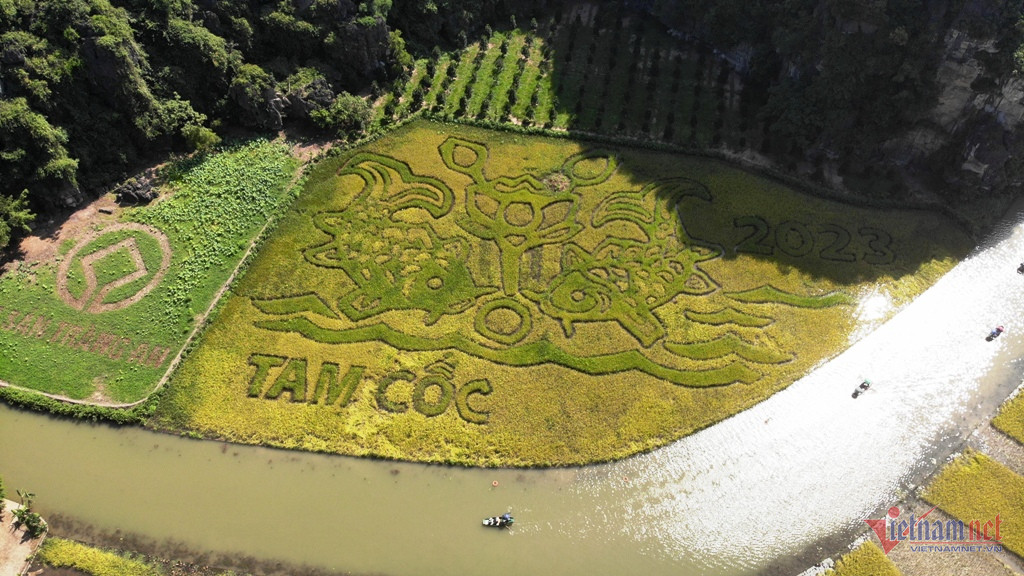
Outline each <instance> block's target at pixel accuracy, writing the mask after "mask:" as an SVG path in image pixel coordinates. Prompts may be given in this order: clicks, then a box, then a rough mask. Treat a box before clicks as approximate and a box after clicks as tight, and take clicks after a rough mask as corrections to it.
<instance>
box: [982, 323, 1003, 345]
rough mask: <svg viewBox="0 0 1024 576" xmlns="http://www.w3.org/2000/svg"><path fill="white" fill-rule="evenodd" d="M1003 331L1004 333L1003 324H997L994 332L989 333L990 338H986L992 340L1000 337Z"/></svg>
mask: <svg viewBox="0 0 1024 576" xmlns="http://www.w3.org/2000/svg"><path fill="white" fill-rule="evenodd" d="M1002 333H1003V327H1002V326H996V327H995V329H994V330H992V332H990V333H989V335H988V338H986V340H988V341H989V342H991V341H992V340H994V339H996V338H998V337H999V335H1000V334H1002Z"/></svg>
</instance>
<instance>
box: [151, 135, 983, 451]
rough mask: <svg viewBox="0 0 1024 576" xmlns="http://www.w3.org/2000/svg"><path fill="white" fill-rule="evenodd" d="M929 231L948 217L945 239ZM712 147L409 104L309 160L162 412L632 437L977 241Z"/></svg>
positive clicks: (608, 444)
mask: <svg viewBox="0 0 1024 576" xmlns="http://www.w3.org/2000/svg"><path fill="white" fill-rule="evenodd" d="M937 239H940V240H937ZM970 246H971V243H970V241H969V239H968V237H967V236H966V235H965V234H964V233H963V232H961V231H960V230H959V229H958V228H956V227H955V226H954V225H953V224H952V223H950V222H949V221H947V220H946V219H944V218H943V217H942V216H939V215H936V214H931V213H927V212H920V211H916V212H915V211H900V210H892V209H885V210H874V209H869V208H860V207H853V206H849V205H844V204H840V203H837V202H833V201H828V200H823V199H820V198H812V197H808V196H806V195H804V194H801V193H799V192H796V191H794V190H791V189H789V188H787V187H785V186H782V185H780V184H779V183H777V182H773V181H770V180H767V179H765V178H762V177H759V176H755V175H752V174H750V173H748V172H744V171H741V170H737V169H736V168H734V167H731V166H729V165H726V164H723V163H721V162H717V161H710V160H707V159H702V158H696V157H686V156H680V155H672V154H666V153H655V152H650V151H642V150H634V149H628V148H614V147H607V146H601V147H598V146H593V145H590V144H588V143H584V142H574V141H571V140H568V139H555V138H540V137H530V136H523V135H519V134H511V133H502V132H492V131H486V130H482V129H476V128H469V127H453V126H447V125H441V124H436V123H432V122H427V121H422V120H420V121H414V122H411V123H409V124H408V125H406V126H404V127H403V128H401V129H399V130H397V131H395V132H394V133H392V134H389V135H386V136H383V137H381V138H380V139H378V140H376V141H374V142H373V143H371V144H368V145H366V146H365V147H363V148H360V149H358V150H353V151H350V152H349V153H347V154H346V155H342V156H338V157H334V158H330V159H328V160H326V161H324V162H322V163H320V164H319V165H317V166H316V167H315V168H314V169H313V170H312V171H311V173H310V174H309V176H308V179H307V183H306V187H305V189H304V191H303V193H302V195H301V196H300V198H299V199H298V200H297V201H296V203H295V204H294V205H293V206H292V208H291V209H290V210H289V211H288V212H287V213H286V214H285V215H284V216H283V217H282V220H281V222H280V224H279V226H278V227H277V229H276V231H275V232H274V233H273V235H272V236H271V237H269V238H268V239H267V241H266V243H265V244H264V245H263V247H262V249H261V251H260V253H259V254H258V256H257V257H256V258H255V259H254V261H253V263H252V265H251V267H250V268H249V269H248V271H247V273H246V276H245V277H244V278H243V279H241V280H240V281H239V282H238V283H237V285H236V287H235V290H234V292H233V295H232V296H231V297H230V298H229V299H228V300H227V301H226V303H225V304H224V308H223V310H222V312H221V313H220V315H219V316H218V318H217V320H216V321H215V322H214V323H213V324H212V325H211V326H210V327H209V328H208V330H207V331H206V333H205V334H204V338H203V340H202V342H201V343H200V344H199V345H198V346H197V348H196V349H195V350H194V352H193V353H191V354H190V356H189V358H188V359H187V361H186V362H185V363H184V364H183V366H182V367H181V369H180V370H179V371H178V373H177V374H176V377H175V379H174V380H173V382H172V384H171V386H170V387H169V389H168V390H167V393H166V395H165V396H164V397H163V398H162V401H161V403H160V406H159V407H158V413H157V415H156V417H155V418H154V420H153V422H152V423H153V425H154V426H157V427H161V428H168V429H173V430H177V431H182V432H189V433H195V434H199V435H203V436H207V437H215V438H223V439H226V440H232V441H240V442H251V443H259V444H267V445H274V446H281V447H287V448H303V449H308V450H319V451H326V452H338V453H345V454H354V455H373V456H379V457H385V458H400V459H410V460H421V461H428V462H450V463H459V464H473V465H485V466H537V465H571V464H581V463H587V462H594V461H603V460H609V459H615V458H621V457H624V456H627V455H630V454H634V453H637V452H640V451H644V450H649V449H652V448H654V447H657V446H661V445H664V444H665V443H668V442H671V441H673V440H675V439H678V438H680V437H682V436H685V435H687V434H689V433H691V432H693V431H695V430H698V429H701V428H703V427H706V426H709V425H711V424H713V423H715V422H718V421H719V420H721V419H723V418H725V417H728V416H729V415H732V414H735V413H736V412H738V411H740V410H743V409H745V408H747V407H750V406H752V405H754V404H756V403H757V402H759V401H761V400H762V399H764V398H765V397H767V396H768V395H770V394H772V393H774V392H776V391H778V390H779V389H781V388H784V387H785V386H787V385H788V384H789V383H791V382H792V381H794V380H795V379H796V378H798V377H799V376H801V375H803V374H804V373H806V371H807V370H809V369H811V368H812V367H813V366H815V365H817V364H818V363H820V362H821V361H822V360H823V359H825V358H828V357H831V356H833V355H835V354H837V353H838V352H840V351H841V350H843V349H844V348H845V347H846V346H847V343H848V337H849V335H850V334H851V332H852V330H853V329H854V328H855V327H856V326H855V318H856V317H857V315H856V314H855V313H854V311H855V307H856V306H857V304H858V298H857V294H861V293H863V292H866V291H868V289H871V290H872V291H875V292H879V293H882V294H888V295H889V296H890V298H891V299H892V301H893V310H895V307H896V306H897V305H898V304H901V303H902V302H904V301H905V300H906V299H909V298H911V297H912V296H913V295H914V294H918V293H920V291H921V290H923V289H924V288H925V287H927V286H928V285H929V284H930V283H931V282H934V281H935V280H936V279H937V278H938V277H939V276H940V275H941V274H942V273H943V272H944V271H945V270H948V269H949V268H950V267H951V266H952V265H953V264H954V263H955V262H956V261H957V260H958V259H959V258H961V257H962V256H963V255H964V254H965V253H966V252H967V250H968V249H969V248H970Z"/></svg>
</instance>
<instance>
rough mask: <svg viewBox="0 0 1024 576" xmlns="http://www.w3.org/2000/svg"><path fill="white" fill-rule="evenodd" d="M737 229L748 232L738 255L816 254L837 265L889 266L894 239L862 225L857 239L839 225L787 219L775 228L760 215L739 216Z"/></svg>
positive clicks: (740, 244)
mask: <svg viewBox="0 0 1024 576" xmlns="http://www.w3.org/2000/svg"><path fill="white" fill-rule="evenodd" d="M733 225H734V226H735V227H736V228H740V229H747V230H749V231H748V232H747V233H746V235H745V236H744V237H743V238H742V239H741V240H740V241H739V242H737V243H736V246H735V250H736V252H746V253H748V254H760V255H763V256H771V255H774V254H775V250H776V249H778V250H779V251H780V252H782V253H783V254H785V255H787V256H791V257H793V258H800V257H803V256H808V255H810V254H814V253H817V255H818V257H819V258H823V259H825V260H832V261H835V262H856V261H857V260H858V259H860V260H862V261H864V262H867V263H868V264H890V263H892V261H893V259H894V258H895V255H894V254H893V252H892V236H890V235H889V233H888V232H886V231H885V230H881V229H878V228H872V227H870V226H863V227H861V228H859V229H858V230H857V234H856V236H855V235H853V234H851V233H850V231H849V230H847V229H846V228H843V227H842V226H838V225H836V224H820V225H814V226H808V225H806V224H803V223H800V222H797V221H795V220H787V221H785V222H782V223H781V224H778V225H776V226H774V228H773V227H772V225H771V224H769V223H768V222H767V221H766V220H765V219H764V218H761V217H760V216H738V217H736V218H735V219H734V220H733Z"/></svg>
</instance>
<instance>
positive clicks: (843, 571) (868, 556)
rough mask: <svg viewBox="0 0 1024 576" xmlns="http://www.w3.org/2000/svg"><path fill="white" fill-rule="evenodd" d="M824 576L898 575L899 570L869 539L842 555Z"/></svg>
mask: <svg viewBox="0 0 1024 576" xmlns="http://www.w3.org/2000/svg"><path fill="white" fill-rule="evenodd" d="M825 576H900V571H899V569H897V568H896V565H895V564H893V563H892V560H889V558H888V557H887V556H886V555H885V553H884V552H882V549H881V548H879V547H878V546H877V545H876V544H875V543H874V542H871V541H870V540H869V541H866V542H864V543H863V544H861V545H860V546H858V547H857V548H856V549H855V550H852V551H850V552H848V553H846V554H845V555H843V557H842V558H840V559H839V561H838V562H836V567H835V568H834V569H832V570H828V571H826V572H825Z"/></svg>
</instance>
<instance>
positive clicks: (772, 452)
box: [0, 225, 1024, 576]
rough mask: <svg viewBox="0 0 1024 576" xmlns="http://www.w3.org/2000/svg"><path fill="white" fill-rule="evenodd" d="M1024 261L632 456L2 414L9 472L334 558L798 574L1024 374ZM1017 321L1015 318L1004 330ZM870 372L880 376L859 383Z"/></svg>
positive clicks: (336, 562)
mask: <svg viewBox="0 0 1024 576" xmlns="http://www.w3.org/2000/svg"><path fill="white" fill-rule="evenodd" d="M1022 258H1024V227H1022V225H1014V226H1007V227H1005V228H1004V229H1001V230H999V231H998V232H997V233H996V234H995V237H994V238H993V239H992V240H991V241H990V242H989V243H988V245H987V246H985V247H982V248H979V249H978V250H976V251H975V252H974V253H973V254H972V255H971V256H970V257H969V258H967V259H966V260H964V261H963V262H962V263H960V264H959V265H957V266H956V267H955V268H954V269H953V270H952V271H951V272H950V273H948V274H947V275H946V276H944V277H943V278H942V279H941V280H940V281H939V282H937V283H936V284H935V285H934V286H933V287H932V288H931V289H929V290H928V291H927V292H925V293H924V294H923V295H922V296H920V297H919V298H918V299H916V300H915V301H914V302H913V303H911V304H910V305H909V306H907V307H905V308H904V309H903V310H901V311H899V313H897V314H896V315H895V316H893V317H892V319H891V320H889V321H888V322H886V323H884V324H882V325H880V326H878V327H877V328H876V329H874V330H873V331H872V332H870V333H869V334H866V335H865V336H863V337H862V338H861V339H859V340H858V341H856V342H855V343H854V344H853V345H852V346H851V347H850V348H848V349H847V350H846V351H845V352H843V353H842V354H840V355H839V356H837V357H836V358H834V359H832V360H831V361H829V362H827V363H824V364H822V365H821V366H820V367H818V368H817V369H815V370H814V371H812V372H811V373H809V374H808V375H807V376H805V377H804V378H802V379H801V380H799V381H797V382H796V383H794V384H793V385H791V386H790V387H789V388H787V389H786V390H784V391H782V392H780V393H778V394H776V395H775V396H773V397H772V398H770V399H768V400H767V401H765V402H763V403H761V404H759V405H758V406H756V407H754V408H752V409H750V410H747V411H746V412H743V413H741V414H739V415H737V416H735V417H733V418H730V419H728V420H726V421H724V422H722V423H720V424H718V425H716V426H713V427H711V428H709V429H707V430H704V431H702V432H699V433H697V434H694V435H692V436H690V437H687V438H685V439H683V440H681V441H679V442H676V443H674V444H672V445H671V446H668V447H666V448H663V449H660V450H657V451H655V452H652V453H650V454H646V455H642V456H638V457H634V458H630V459H628V460H625V461H622V462H618V463H614V464H608V465H600V466H591V467H584V468H572V469H557V470H544V471H534V470H476V469H456V468H448V467H442V466H424V465H414V464H404V463H394V462H381V461H369V460H360V459H354V458H347V457H338V456H326V455H319V454H308V453H297V452H286V451H281V450H272V449H266V448H259V447H251V446H239V445H228V444H222V443H217V442H203V441H196V440H189V439H185V438H178V437H173V436H168V435H163V434H156V433H152V432H148V431H145V430H141V429H135V428H121V429H118V428H113V427H109V426H104V425H95V424H86V423H76V422H69V421H64V420H59V419H54V418H50V417H47V416H42V415H38V414H32V413H26V412H21V411H15V410H12V409H10V408H7V407H0V474H3V477H4V480H5V484H6V486H7V487H8V491H9V492H13V491H14V489H15V488H22V489H29V490H31V491H32V492H34V493H35V494H36V508H37V510H39V511H40V512H41V513H43V514H44V515H59V516H60V517H62V518H71V519H78V520H81V521H83V522H85V523H88V524H89V525H91V526H93V527H95V528H96V529H98V530H102V531H114V530H118V529H119V530H121V531H123V532H126V533H132V534H139V535H142V536H144V537H146V538H149V539H153V540H156V541H161V540H174V541H177V542H180V543H182V544H184V545H185V546H188V547H189V548H192V549H195V550H199V551H208V552H211V553H217V554H232V555H236V554H237V555H245V556H250V557H254V558H257V559H261V560H265V561H270V562H278V561H280V562H287V563H292V564H304V565H308V566H312V567H319V568H323V569H327V570H337V571H343V570H344V571H350V572H354V573H374V574H392V575H396V576H398V575H418V574H464V575H472V574H493V573H495V572H496V571H500V572H501V573H502V574H509V575H511V574H591V575H593V574H626V573H635V574H639V573H643V574H652V575H658V574H666V575H667V574H671V575H673V576H679V575H688V574H695V575H714V576H717V575H746V574H758V573H765V572H772V573H783V574H785V573H797V572H800V571H801V570H802V569H803V568H806V567H807V566H809V565H810V564H813V563H815V562H817V561H819V560H821V559H822V558H823V557H824V556H825V555H827V554H831V553H834V552H836V551H837V550H838V549H839V548H841V546H842V545H843V544H844V543H845V542H847V541H849V540H850V539H852V538H853V537H854V536H855V535H856V534H857V533H859V532H862V531H863V530H864V528H865V524H864V523H863V519H864V518H869V517H880V516H879V514H880V513H881V512H880V511H881V510H883V509H884V508H886V507H888V506H890V505H891V504H894V503H896V502H897V501H898V500H899V499H900V498H901V496H902V495H903V494H905V493H906V492H907V490H908V489H912V488H913V486H914V485H915V484H916V483H919V482H920V481H921V480H922V479H923V478H924V477H926V476H927V475H928V474H930V473H932V472H933V471H934V470H935V469H936V467H937V466H939V465H941V463H942V462H943V461H944V460H945V459H946V458H947V457H948V455H949V454H950V453H952V452H953V451H955V450H956V449H957V448H958V447H959V446H960V445H961V443H962V441H963V439H964V438H965V436H966V434H969V433H970V431H971V430H973V429H974V428H976V427H977V426H978V425H980V424H981V423H983V422H985V421H986V420H987V419H989V418H990V417H991V416H992V414H993V412H994V410H995V408H996V407H997V406H998V404H999V403H1000V402H1001V400H1002V399H1003V398H1005V396H1006V395H1007V394H1008V393H1009V392H1010V391H1012V390H1013V388H1014V387H1015V386H1016V385H1017V383H1019V382H1020V379H1021V377H1022V374H1024V367H1022V365H1021V363H1020V362H1019V361H1018V359H1019V358H1021V357H1024V320H1022V319H1024V277H1022V276H1020V275H1018V274H1017V273H1016V267H1017V264H1018V263H1019V262H1020V260H1021V259H1022ZM869 304H873V305H881V306H882V307H883V308H884V305H885V301H884V298H881V297H875V298H866V299H865V306H867V305H869ZM861 313H863V314H865V315H866V316H869V315H870V310H868V309H866V308H865V309H863V310H861ZM1000 324H1001V325H1004V326H1005V327H1006V329H1007V331H1006V333H1005V334H1004V335H1003V336H1002V337H1000V338H998V339H997V340H995V341H992V342H987V341H986V340H985V336H986V334H988V332H989V330H990V329H991V328H992V327H994V326H996V325H1000ZM865 378H870V379H871V380H872V382H873V386H872V388H871V390H870V391H869V392H867V393H865V394H864V395H862V396H861V397H860V398H858V399H853V398H851V393H852V392H853V389H854V388H855V387H856V386H857V384H858V383H860V382H861V381H862V380H863V379H865ZM494 482H497V486H494V485H493V483H494ZM505 511H512V512H513V513H514V514H515V516H516V524H515V526H514V527H513V528H512V529H511V530H505V531H499V530H494V529H485V528H482V527H481V526H480V519H481V518H482V517H484V516H490V515H494V514H499V513H502V512H505Z"/></svg>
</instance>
